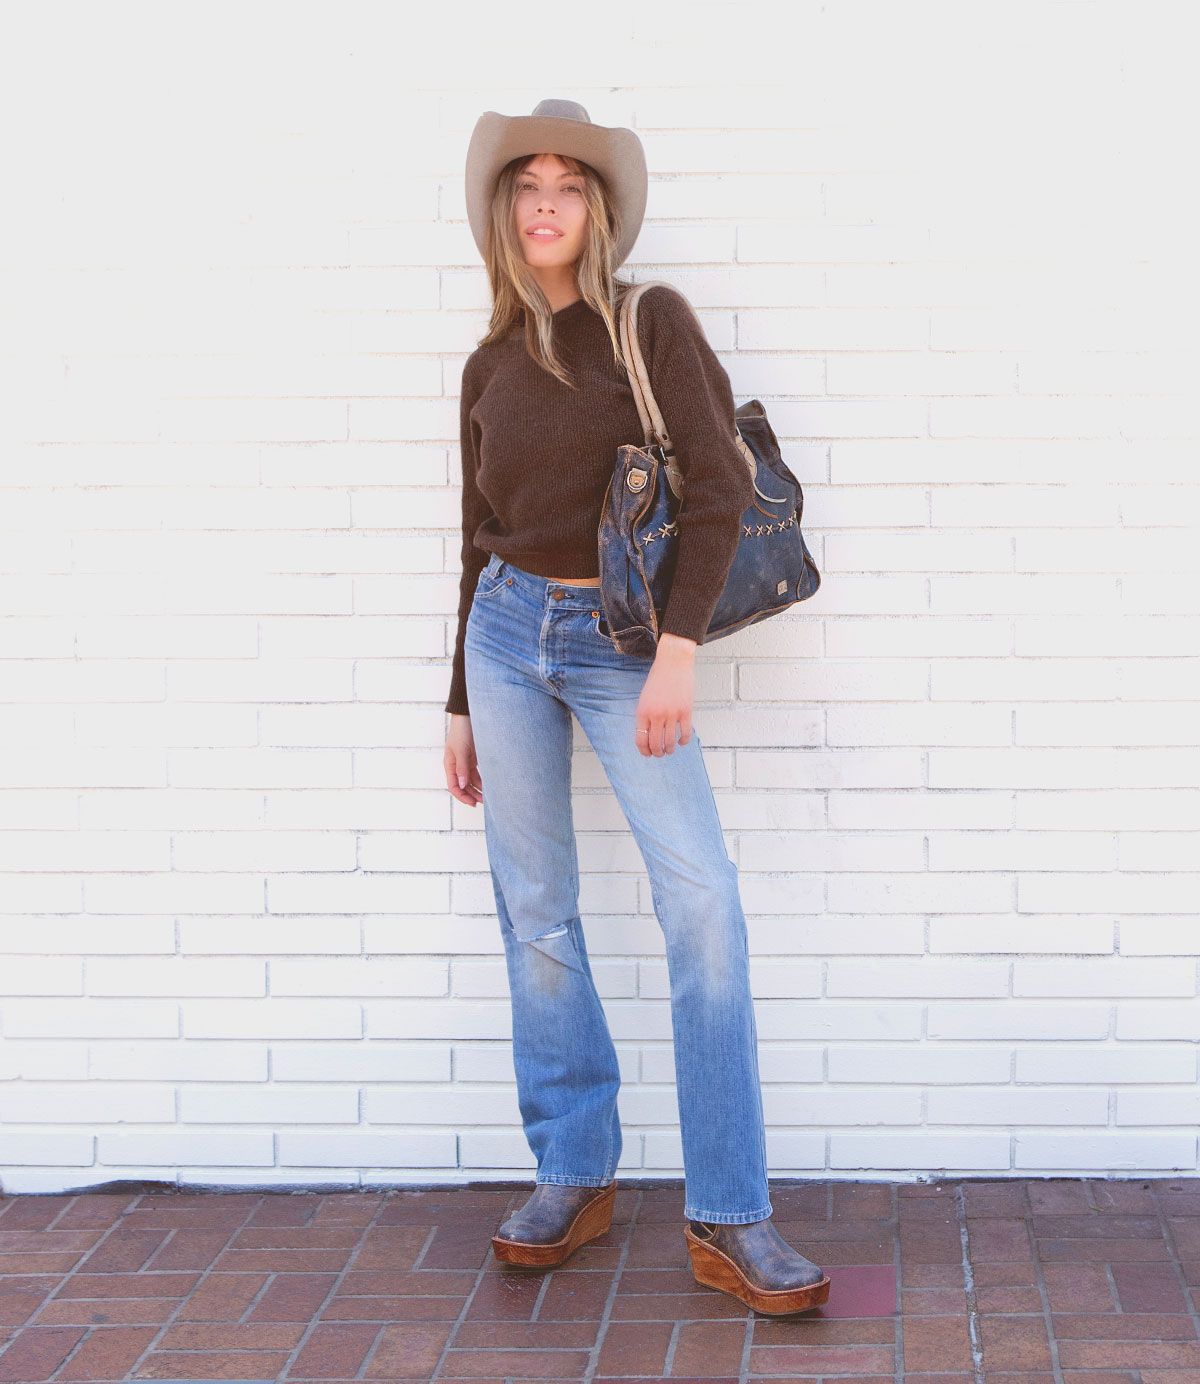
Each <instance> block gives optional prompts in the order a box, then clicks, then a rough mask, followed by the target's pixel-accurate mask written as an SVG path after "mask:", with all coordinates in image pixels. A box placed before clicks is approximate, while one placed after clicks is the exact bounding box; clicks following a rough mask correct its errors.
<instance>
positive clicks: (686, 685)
mask: <svg viewBox="0 0 1200 1384" xmlns="http://www.w3.org/2000/svg"><path fill="white" fill-rule="evenodd" d="M695 664H696V641H695V640H694V639H685V638H684V637H683V636H682V635H680V634H662V635H660V636H659V639H658V652H657V653H656V654H655V655H654V662H653V663H652V664H651V665H650V672H649V673H648V674H647V676H646V682H645V684H644V686H643V687H642V695H641V696H640V697H639V698H638V705H637V727H636V729H635V731H634V741H635V742H636V744H637V747H638V751H639V753H641V754H644V755H654V756H655V758H661V757H662V756H663V755H664V754H674V753H675V727H676V725H679V726H681V727H682V732H681V734H680V736H679V744H681V745H686V744H687V742H688V741H689V740H690V739H691V738H692V702H693V700H694V699H695V695H696V668H695Z"/></svg>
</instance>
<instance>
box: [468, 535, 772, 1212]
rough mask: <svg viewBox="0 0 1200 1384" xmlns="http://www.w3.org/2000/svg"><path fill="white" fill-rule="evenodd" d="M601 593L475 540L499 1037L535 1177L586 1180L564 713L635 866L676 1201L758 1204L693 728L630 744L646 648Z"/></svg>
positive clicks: (722, 899) (605, 1123)
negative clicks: (504, 990)
mask: <svg viewBox="0 0 1200 1384" xmlns="http://www.w3.org/2000/svg"><path fill="white" fill-rule="evenodd" d="M600 623H601V617H600V604H599V589H598V588H597V587H589V586H575V585H568V584H564V583H561V582H556V581H553V580H551V579H549V578H547V577H539V576H536V575H534V574H533V573H531V572H527V571H525V570H524V569H523V568H520V567H517V566H515V565H514V564H513V563H511V562H509V561H507V560H506V559H502V558H500V557H498V556H497V555H495V554H493V555H492V557H491V559H490V560H489V562H488V564H487V566H486V567H485V568H484V569H483V571H482V572H481V573H480V576H479V581H478V584H477V586H476V589H475V595H474V599H473V603H472V606H471V610H470V613H469V616H468V619H467V628H466V631H465V635H464V639H465V643H464V659H465V662H464V667H465V672H466V679H467V693H468V698H469V700H470V707H471V727H472V732H473V736H474V741H475V749H476V754H477V756H478V760H479V768H480V775H481V779H482V783H483V795H484V804H483V813H484V831H485V839H486V845H487V855H488V863H489V866H490V870H491V877H492V886H493V890H494V893H495V898H496V910H497V917H498V920H499V923H500V930H501V935H502V938H503V942H504V953H505V962H506V966H507V972H508V983H509V991H510V995H511V999H512V1051H513V1067H514V1072H515V1076H516V1086H517V1098H518V1104H519V1108H520V1112H521V1119H522V1122H523V1126H524V1131H525V1137H526V1139H527V1141H528V1143H529V1147H530V1149H531V1151H532V1153H533V1155H534V1158H535V1159H536V1161H537V1171H536V1174H535V1180H536V1181H537V1182H555V1183H560V1184H565V1185H570V1186H585V1187H586V1186H596V1187H599V1186H604V1185H606V1184H607V1183H608V1182H610V1181H611V1180H612V1178H613V1176H614V1174H615V1172H616V1168H617V1164H618V1162H619V1160H620V1157H621V1149H622V1139H621V1125H620V1120H619V1118H618V1114H617V1092H618V1088H619V1086H620V1073H619V1070H618V1065H617V1054H616V1050H615V1048H614V1047H613V1041H612V1037H611V1035H610V1033H609V1028H608V1023H607V1021H606V1018H605V1013H604V1009H603V1007H602V1005H601V1002H600V996H599V994H598V993H597V990H596V986H595V982H594V980H593V978H592V971H591V967H590V965H589V962H588V954H587V947H586V944H585V940H584V934H583V926H582V923H581V922H580V917H579V859H578V854H577V850H576V841H575V830H574V823H573V820H572V811H571V752H572V727H571V714H572V712H573V713H574V714H575V716H576V717H577V718H578V720H579V723H580V725H581V726H582V728H583V731H584V734H585V735H586V736H587V738H588V740H589V742H590V743H591V745H592V747H593V749H594V750H595V752H596V755H597V758H598V759H599V761H600V763H601V765H602V767H603V769H604V772H605V774H606V776H607V778H608V781H609V783H610V784H611V785H612V788H613V791H614V793H615V795H616V798H617V800H618V802H619V804H620V807H621V810H622V811H623V813H624V815H625V817H626V819H627V820H628V822H629V825H630V827H631V829H632V831H633V835H634V838H635V840H636V842H637V845H638V848H639V850H640V852H641V856H642V859H643V861H644V862H645V866H646V871H647V874H648V876H649V881H650V893H651V899H652V901H653V905H654V912H655V915H656V917H657V918H658V922H659V925H660V926H661V928H662V932H663V936H664V939H665V950H666V961H667V975H668V981H669V984H670V995H671V999H670V1011H671V1028H672V1036H673V1039H674V1059H675V1089H676V1098H677V1101H678V1111H679V1126H680V1133H681V1139H682V1150H683V1163H684V1174H685V1179H684V1182H685V1185H684V1216H685V1217H687V1218H688V1219H691V1220H703V1221H710V1222H721V1223H724V1224H730V1225H732V1224H744V1223H747V1222H749V1221H757V1220H762V1219H764V1218H765V1217H767V1216H770V1215H771V1210H772V1208H771V1203H770V1198H769V1195H768V1189H767V1160H766V1137H765V1131H764V1125H763V1109H762V1093H761V1088H760V1078H759V1067H758V1034H757V1029H756V1026H755V1017H754V1008H753V1004H752V1001H751V995H750V976H749V949H748V945H747V936H746V920H745V916H744V914H743V912H742V905H741V899H740V895H739V891H738V872H737V867H736V866H735V865H734V863H733V861H732V860H731V859H730V857H729V854H728V852H727V850H726V847H725V841H724V836H723V834H722V829H721V823H720V819H719V817H718V814H717V805H716V801H715V799H714V797H713V792H712V786H711V784H710V783H709V779H708V771H707V768H706V766H705V763H704V759H703V757H702V755H701V741H700V736H699V735H698V734H697V733H696V731H695V728H694V727H693V730H692V735H691V738H690V739H689V740H688V742H687V744H676V746H675V749H674V752H673V753H671V754H664V755H661V756H647V755H643V754H642V753H640V751H639V750H638V748H637V744H636V742H635V739H634V731H635V729H636V714H635V713H636V709H637V703H638V698H639V696H640V694H641V690H642V687H643V685H644V683H645V681H646V676H647V674H648V673H649V671H650V668H651V666H652V663H653V659H652V658H649V657H645V658H643V657H634V656H631V655H628V654H622V653H620V652H619V651H618V650H617V649H616V648H615V647H614V645H613V644H612V641H611V640H610V639H609V638H608V636H607V634H605V633H603V632H602V631H601V628H600Z"/></svg>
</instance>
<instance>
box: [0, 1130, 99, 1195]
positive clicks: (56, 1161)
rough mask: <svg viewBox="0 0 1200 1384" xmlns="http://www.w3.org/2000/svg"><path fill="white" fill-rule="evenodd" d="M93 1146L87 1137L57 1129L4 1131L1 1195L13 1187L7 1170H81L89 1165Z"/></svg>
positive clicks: (75, 1132) (12, 1176)
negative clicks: (29, 1167) (28, 1168)
mask: <svg viewBox="0 0 1200 1384" xmlns="http://www.w3.org/2000/svg"><path fill="white" fill-rule="evenodd" d="M94 1142H95V1141H94V1139H93V1136H92V1135H91V1134H88V1133H84V1132H83V1131H82V1130H73V1129H64V1128H63V1127H62V1126H61V1125H58V1126H53V1127H51V1126H47V1127H46V1128H45V1129H6V1130H5V1131H4V1149H3V1157H0V1169H5V1170H6V1171H5V1172H4V1190H5V1192H6V1193H8V1192H12V1191H14V1190H15V1187H16V1176H14V1175H12V1174H10V1173H9V1172H8V1171H7V1170H8V1169H17V1170H20V1169H21V1168H22V1167H23V1166H33V1167H44V1168H71V1167H82V1166H84V1165H86V1164H89V1163H91V1161H92V1146H93V1144H94ZM68 1180H70V1179H68ZM72 1185H74V1183H73V1182H72Z"/></svg>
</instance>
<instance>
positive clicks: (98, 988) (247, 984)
mask: <svg viewBox="0 0 1200 1384" xmlns="http://www.w3.org/2000/svg"><path fill="white" fill-rule="evenodd" d="M266 969H267V968H266V966H265V964H264V963H263V962H262V961H253V960H241V959H230V958H227V957H197V956H187V957H184V956H171V957H134V958H132V959H131V958H123V959H120V960H118V959H117V958H116V957H111V956H96V957H92V958H90V959H89V961H88V963H87V993H88V994H89V995H156V996H157V995H222V996H228V995H238V996H253V995H265V994H266V993H267V986H266Z"/></svg>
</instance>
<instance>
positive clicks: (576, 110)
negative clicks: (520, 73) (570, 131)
mask: <svg viewBox="0 0 1200 1384" xmlns="http://www.w3.org/2000/svg"><path fill="white" fill-rule="evenodd" d="M533 114H534V115H556V116H558V117H559V119H560V120H578V121H581V122H582V123H583V124H585V125H590V124H591V123H592V121H591V117H590V116H589V115H588V113H587V111H585V110H584V108H583V107H582V106H581V105H580V104H579V102H578V101H564V100H560V99H559V98H558V97H556V96H549V97H547V98H546V100H544V101H539V102H538V103H537V105H536V106H534V108H533Z"/></svg>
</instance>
